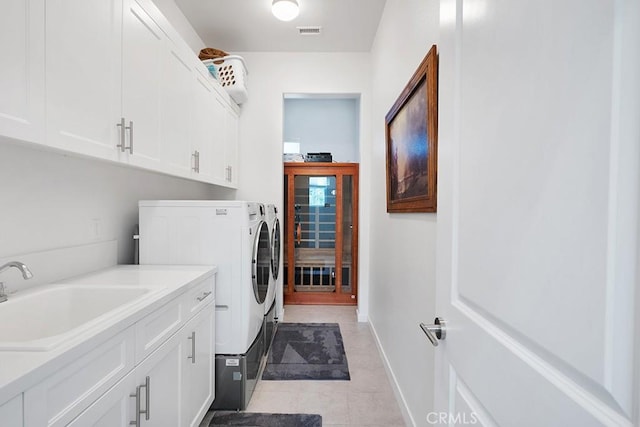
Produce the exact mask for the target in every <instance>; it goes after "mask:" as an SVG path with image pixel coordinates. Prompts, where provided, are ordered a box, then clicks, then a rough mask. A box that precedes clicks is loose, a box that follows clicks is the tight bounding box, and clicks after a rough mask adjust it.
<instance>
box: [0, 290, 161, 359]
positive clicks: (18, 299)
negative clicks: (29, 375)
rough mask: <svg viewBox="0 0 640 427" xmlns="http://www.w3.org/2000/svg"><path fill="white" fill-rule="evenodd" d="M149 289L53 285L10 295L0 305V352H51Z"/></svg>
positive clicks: (143, 294) (138, 297) (145, 293)
mask: <svg viewBox="0 0 640 427" xmlns="http://www.w3.org/2000/svg"><path fill="white" fill-rule="evenodd" d="M150 290H151V289H149V288H132V287H115V286H102V287H96V286H79V285H54V286H46V287H42V288H41V289H39V290H34V291H33V292H31V291H27V292H25V293H24V294H23V295H19V294H18V295H14V296H10V297H9V299H8V300H7V301H6V302H3V303H0V325H1V326H0V350H20V351H46V350H50V349H52V348H54V347H55V346H57V345H59V344H61V343H62V342H64V341H65V340H66V339H68V338H70V337H72V336H74V335H76V334H77V333H80V332H82V331H83V330H85V329H87V328H89V327H91V326H92V325H95V324H97V323H98V322H99V321H100V320H106V319H104V317H105V316H106V317H108V316H107V315H108V314H109V313H111V314H116V313H118V312H119V311H120V310H118V309H119V308H124V307H126V306H128V305H130V304H132V303H134V302H135V301H138V300H139V299H141V298H142V297H144V296H145V295H147V294H148V293H149V291H150ZM99 318H100V319H99Z"/></svg>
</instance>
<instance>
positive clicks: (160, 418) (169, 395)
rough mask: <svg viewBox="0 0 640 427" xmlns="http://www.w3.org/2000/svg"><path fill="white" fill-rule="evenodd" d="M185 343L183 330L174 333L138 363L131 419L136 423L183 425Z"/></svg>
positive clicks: (159, 426)
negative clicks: (181, 332) (183, 355)
mask: <svg viewBox="0 0 640 427" xmlns="http://www.w3.org/2000/svg"><path fill="white" fill-rule="evenodd" d="M186 345H187V344H186V343H185V342H184V340H183V339H182V336H181V334H180V333H178V334H175V335H173V336H172V337H171V338H170V339H169V340H167V341H166V342H165V343H164V344H162V345H161V346H160V348H158V350H156V351H155V352H153V353H152V354H151V356H149V357H148V358H146V359H145V360H144V361H143V362H142V363H141V364H140V365H139V366H138V367H136V389H135V391H133V392H132V394H133V395H135V398H132V399H131V402H130V404H131V409H132V410H131V411H130V414H131V420H130V421H135V422H136V424H135V425H137V426H154V427H176V426H180V425H181V415H182V414H181V409H182V408H181V403H182V402H181V399H182V394H183V386H185V385H184V384H183V382H182V366H183V359H182V354H183V353H184V352H185V349H184V347H185V346H186ZM132 425H133V424H132ZM123 427H124V426H123Z"/></svg>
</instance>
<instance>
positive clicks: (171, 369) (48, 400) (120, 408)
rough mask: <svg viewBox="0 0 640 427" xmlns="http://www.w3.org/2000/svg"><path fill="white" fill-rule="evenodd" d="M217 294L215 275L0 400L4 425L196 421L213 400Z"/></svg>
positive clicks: (158, 425) (157, 426) (161, 426)
mask: <svg viewBox="0 0 640 427" xmlns="http://www.w3.org/2000/svg"><path fill="white" fill-rule="evenodd" d="M213 295H215V278H214V277H210V278H207V279H205V280H204V281H202V282H200V283H199V284H197V285H195V286H193V287H191V289H190V290H188V291H186V292H185V293H183V294H182V295H181V296H179V297H177V298H175V299H174V300H172V301H170V302H169V303H167V304H165V305H163V306H162V307H159V308H158V309H156V310H155V311H153V312H151V313H150V314H148V315H147V316H145V317H144V318H142V319H140V320H138V321H137V322H136V323H134V324H131V325H130V326H129V327H128V328H126V329H125V330H123V331H121V332H119V333H118V334H116V335H115V336H113V337H111V338H109V339H107V340H106V341H103V342H102V343H99V344H97V345H96V346H95V347H94V348H93V349H92V350H90V351H89V352H87V353H85V354H84V355H82V356H81V357H78V358H77V359H76V360H72V361H71V362H70V363H67V364H66V365H64V366H62V367H60V368H59V369H57V370H56V371H55V373H53V374H52V375H50V376H48V377H46V378H45V379H43V380H42V381H40V382H39V383H38V385H36V386H34V387H31V388H29V389H28V390H26V391H24V392H23V393H22V394H20V395H18V396H16V397H15V398H14V399H12V400H10V401H8V402H7V403H5V404H3V405H2V406H0V425H2V426H5V425H6V426H8V427H21V426H24V427H43V426H47V427H49V426H50V427H62V426H73V427H84V426H104V427H117V426H121V427H126V426H132V425H136V426H138V427H141V426H153V427H182V426H185V427H186V426H189V427H190V426H198V425H199V423H200V422H201V421H202V419H203V418H204V415H205V413H206V412H207V410H208V409H209V407H210V405H211V403H213V399H214V384H215V382H214V370H213V369H214V364H213V358H214V355H215V348H214V343H215V337H214V331H215V303H214V298H213ZM23 399H24V405H23ZM23 407H24V415H23Z"/></svg>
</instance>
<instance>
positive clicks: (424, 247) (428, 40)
mask: <svg viewBox="0 0 640 427" xmlns="http://www.w3.org/2000/svg"><path fill="white" fill-rule="evenodd" d="M438 15H439V4H438V0H387V4H386V7H385V11H384V15H383V17H382V20H381V22H380V26H379V27H378V33H377V35H376V39H375V42H374V46H373V49H372V52H371V59H372V64H371V70H372V75H373V83H372V88H373V89H372V94H373V108H372V112H373V119H372V121H373V132H372V138H371V144H369V145H368V147H370V149H371V170H372V171H373V173H372V174H371V180H370V182H369V184H370V194H371V196H370V205H369V210H370V211H371V231H370V233H371V281H370V283H371V287H370V303H369V304H370V306H369V318H370V321H371V325H372V326H373V328H374V330H375V332H376V334H377V337H378V339H379V340H380V343H381V345H382V348H383V350H384V353H385V355H386V357H387V360H388V362H389V364H390V367H391V370H392V371H393V375H394V377H395V380H396V382H397V385H398V386H399V389H400V391H401V393H402V396H403V399H404V404H405V405H406V408H407V409H408V411H409V413H410V415H411V418H412V422H413V423H414V424H415V425H425V424H426V418H427V413H428V412H429V411H430V410H431V409H432V407H433V406H432V405H433V381H434V372H433V369H434V348H433V347H432V346H431V344H430V343H429V342H428V341H427V339H426V337H424V335H423V333H422V332H421V330H420V328H419V327H418V324H419V323H420V322H425V323H431V321H432V320H433V318H434V317H435V315H436V313H435V312H434V308H435V277H436V276H435V268H436V263H435V244H436V218H437V214H425V213H419V214H388V213H386V193H385V128H384V118H385V115H386V113H387V112H388V111H389V109H390V108H391V106H392V105H393V103H394V102H395V100H396V98H397V97H398V95H400V92H402V90H403V88H404V87H405V85H406V84H407V82H408V81H409V78H410V77H411V76H412V75H413V73H414V71H415V70H416V68H417V67H418V65H419V64H420V62H421V61H422V59H423V58H424V56H425V54H426V53H427V51H428V50H429V48H430V47H431V45H432V44H436V43H437V41H438V25H439V16H438Z"/></svg>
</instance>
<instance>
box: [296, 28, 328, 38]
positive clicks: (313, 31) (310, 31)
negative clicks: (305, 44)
mask: <svg viewBox="0 0 640 427" xmlns="http://www.w3.org/2000/svg"><path fill="white" fill-rule="evenodd" d="M296 28H297V29H298V34H300V35H301V36H317V35H319V34H320V32H321V31H322V27H296Z"/></svg>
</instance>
